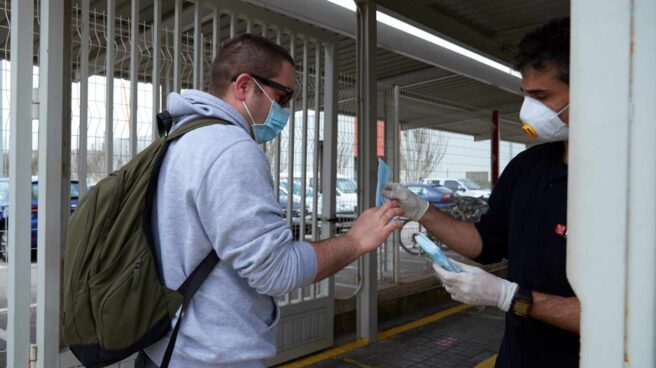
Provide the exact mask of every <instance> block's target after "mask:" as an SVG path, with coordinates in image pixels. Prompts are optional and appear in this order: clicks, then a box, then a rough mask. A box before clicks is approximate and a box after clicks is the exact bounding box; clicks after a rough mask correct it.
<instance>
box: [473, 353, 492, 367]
mask: <svg viewBox="0 0 656 368" xmlns="http://www.w3.org/2000/svg"><path fill="white" fill-rule="evenodd" d="M496 362H497V354H494V355H492V356H491V357H489V358H487V359H485V360H484V361H482V362H480V363H478V364H476V366H475V367H474V368H493V367H494V363H496Z"/></svg>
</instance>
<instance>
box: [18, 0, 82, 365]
mask: <svg viewBox="0 0 656 368" xmlns="http://www.w3.org/2000/svg"><path fill="white" fill-rule="evenodd" d="M64 2H65V0H50V1H41V3H40V5H41V12H40V15H41V22H40V25H41V29H40V40H41V42H40V47H39V49H40V50H39V51H40V56H39V61H40V64H39V73H40V76H39V184H38V185H39V189H38V193H39V196H38V198H39V199H38V208H39V215H40V216H39V223H38V230H37V234H38V235H37V238H38V246H37V250H38V276H37V280H38V286H39V287H38V288H37V310H36V312H37V314H36V322H37V328H36V333H37V346H38V347H39V349H38V350H37V354H38V355H37V366H38V367H46V366H48V367H56V366H58V365H59V364H58V362H59V321H60V320H59V283H60V259H61V241H62V237H61V234H62V231H63V227H62V221H61V214H62V210H61V207H62V204H63V203H62V200H61V199H62V191H63V190H64V188H62V182H63V175H62V174H63V173H62V165H61V163H62V138H63V135H62V132H63V131H62V125H63V121H62V118H63V106H64V101H63V97H64V93H63V91H62V89H63V88H66V87H65V85H66V84H70V81H68V80H65V79H64V63H66V62H70V60H67V59H65V58H64V57H63V55H62V53H63V52H64V47H65V45H64V32H65V27H64ZM28 19H29V18H28ZM68 31H70V29H68ZM69 46H70V45H69ZM66 188H69V187H68V186H66ZM28 249H29V248H28ZM27 285H29V284H26V285H25V286H27ZM28 310H29V309H28ZM16 366H22V365H19V364H16Z"/></svg>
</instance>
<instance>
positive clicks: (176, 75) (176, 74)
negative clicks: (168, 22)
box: [173, 0, 182, 92]
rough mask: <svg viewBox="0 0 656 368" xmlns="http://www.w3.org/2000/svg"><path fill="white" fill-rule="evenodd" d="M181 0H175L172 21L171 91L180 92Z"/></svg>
mask: <svg viewBox="0 0 656 368" xmlns="http://www.w3.org/2000/svg"><path fill="white" fill-rule="evenodd" d="M181 17H182V0H175V11H174V21H173V92H180V88H181V87H182V85H181V81H180V70H181V67H182V65H181V60H180V45H181V44H182V28H181V23H180V22H181Z"/></svg>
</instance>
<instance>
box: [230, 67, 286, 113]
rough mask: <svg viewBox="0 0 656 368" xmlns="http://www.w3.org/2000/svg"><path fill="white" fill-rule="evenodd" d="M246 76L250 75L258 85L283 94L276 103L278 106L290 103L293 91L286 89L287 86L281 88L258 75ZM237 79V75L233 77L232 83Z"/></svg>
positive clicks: (274, 82) (280, 85)
mask: <svg viewBox="0 0 656 368" xmlns="http://www.w3.org/2000/svg"><path fill="white" fill-rule="evenodd" d="M248 75H250V76H251V77H253V78H254V79H256V80H257V81H258V82H260V83H262V84H264V85H267V86H269V87H271V88H275V89H277V90H278V91H280V92H283V93H284V95H282V97H280V98H279V99H278V103H279V104H280V106H285V105H287V103H288V102H289V101H291V100H292V98H293V97H294V90H293V89H291V88H289V87H287V86H283V85H282V84H280V83H278V82H276V81H272V80H271V79H269V78H264V77H260V76H259V75H255V74H250V73H248ZM237 77H238V75H236V76H234V77H233V78H232V81H233V82H234V81H236V80H237Z"/></svg>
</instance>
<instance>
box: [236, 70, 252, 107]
mask: <svg viewBox="0 0 656 368" xmlns="http://www.w3.org/2000/svg"><path fill="white" fill-rule="evenodd" d="M251 84H252V83H251V77H250V76H249V75H248V74H246V73H242V74H240V75H238V76H237V79H236V80H235V83H233V85H232V92H233V94H234V96H235V98H236V99H237V100H239V101H244V100H246V96H247V94H248V89H249V88H251Z"/></svg>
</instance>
